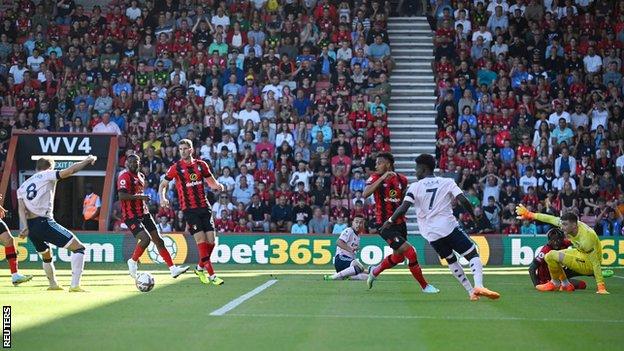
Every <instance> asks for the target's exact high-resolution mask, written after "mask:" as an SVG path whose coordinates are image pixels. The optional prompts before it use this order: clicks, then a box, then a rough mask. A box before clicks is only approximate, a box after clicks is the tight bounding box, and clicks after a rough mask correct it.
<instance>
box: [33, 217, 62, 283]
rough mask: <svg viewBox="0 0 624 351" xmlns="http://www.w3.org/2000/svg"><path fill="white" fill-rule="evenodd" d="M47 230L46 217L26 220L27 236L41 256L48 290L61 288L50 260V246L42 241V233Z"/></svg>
mask: <svg viewBox="0 0 624 351" xmlns="http://www.w3.org/2000/svg"><path fill="white" fill-rule="evenodd" d="M46 231H47V219H45V218H33V219H29V220H28V238H29V239H30V242H31V243H32V244H33V246H34V247H35V250H36V251H37V252H38V253H39V255H40V256H41V261H42V262H43V263H42V267H43V271H44V272H45V275H46V278H48V283H49V287H48V290H63V288H62V287H61V286H59V284H58V282H57V281H56V268H55V267H54V262H53V261H52V254H51V253H50V247H49V246H48V244H46V242H45V241H44V237H43V235H44V233H45V232H46Z"/></svg>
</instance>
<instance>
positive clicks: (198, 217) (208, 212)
mask: <svg viewBox="0 0 624 351" xmlns="http://www.w3.org/2000/svg"><path fill="white" fill-rule="evenodd" d="M184 220H185V221H186V224H187V225H188V230H189V232H190V233H191V235H193V234H195V233H199V232H214V230H215V228H214V220H213V219H212V209H210V208H193V209H189V210H185V211H184Z"/></svg>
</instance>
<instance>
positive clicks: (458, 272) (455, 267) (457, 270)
mask: <svg viewBox="0 0 624 351" xmlns="http://www.w3.org/2000/svg"><path fill="white" fill-rule="evenodd" d="M448 267H449V270H450V271H451V273H453V276H455V278H457V280H458V281H459V282H460V283H461V285H463V286H464V289H466V291H467V292H468V293H470V292H472V284H470V280H469V279H468V277H466V273H464V268H462V266H461V265H460V264H459V262H457V261H455V262H453V263H449V265H448Z"/></svg>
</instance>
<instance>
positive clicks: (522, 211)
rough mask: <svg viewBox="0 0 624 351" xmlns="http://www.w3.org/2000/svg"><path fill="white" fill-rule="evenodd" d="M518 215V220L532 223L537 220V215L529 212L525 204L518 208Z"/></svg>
mask: <svg viewBox="0 0 624 351" xmlns="http://www.w3.org/2000/svg"><path fill="white" fill-rule="evenodd" d="M516 214H517V215H518V217H517V218H518V219H528V220H530V221H532V220H534V219H535V213H533V212H531V211H529V210H528V209H527V208H526V207H524V205H523V204H520V205H518V206H516Z"/></svg>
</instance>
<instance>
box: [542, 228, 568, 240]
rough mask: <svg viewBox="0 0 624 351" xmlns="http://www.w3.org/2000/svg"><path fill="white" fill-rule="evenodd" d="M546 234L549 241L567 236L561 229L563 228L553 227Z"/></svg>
mask: <svg viewBox="0 0 624 351" xmlns="http://www.w3.org/2000/svg"><path fill="white" fill-rule="evenodd" d="M546 236H547V237H548V241H553V240H563V239H564V237H565V235H564V234H563V231H561V229H559V228H551V229H550V230H549V231H548V232H547V233H546Z"/></svg>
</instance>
